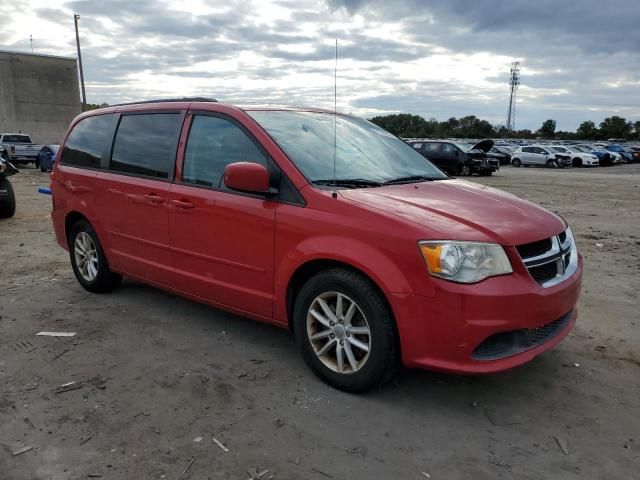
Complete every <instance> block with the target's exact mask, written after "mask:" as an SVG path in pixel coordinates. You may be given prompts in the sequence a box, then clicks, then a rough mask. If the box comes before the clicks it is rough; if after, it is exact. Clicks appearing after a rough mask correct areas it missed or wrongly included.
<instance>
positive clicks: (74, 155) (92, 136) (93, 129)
mask: <svg viewBox="0 0 640 480" xmlns="http://www.w3.org/2000/svg"><path fill="white" fill-rule="evenodd" d="M113 118H114V115H113V114H109V115H97V116H95V117H87V118H85V119H83V120H80V122H79V123H77V124H76V126H75V127H73V130H72V131H71V133H70V134H69V137H68V138H67V141H66V143H65V145H64V149H63V150H62V160H61V161H62V163H65V164H69V165H77V166H80V167H94V168H98V167H100V159H101V158H102V154H103V152H104V150H105V148H106V146H107V145H108V142H109V141H110V140H111V134H112V130H111V126H112V124H113Z"/></svg>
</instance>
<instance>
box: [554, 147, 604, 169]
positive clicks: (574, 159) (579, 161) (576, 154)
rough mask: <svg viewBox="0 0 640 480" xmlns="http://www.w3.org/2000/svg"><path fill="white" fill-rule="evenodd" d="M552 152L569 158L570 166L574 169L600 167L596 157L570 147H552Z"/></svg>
mask: <svg viewBox="0 0 640 480" xmlns="http://www.w3.org/2000/svg"><path fill="white" fill-rule="evenodd" d="M551 149H552V150H554V151H556V152H558V153H563V154H565V155H570V156H571V165H572V166H574V167H597V166H598V165H600V160H598V157H596V156H595V155H593V154H591V153H585V152H582V151H580V150H578V149H577V148H575V147H572V146H571V145H554V146H553V147H551Z"/></svg>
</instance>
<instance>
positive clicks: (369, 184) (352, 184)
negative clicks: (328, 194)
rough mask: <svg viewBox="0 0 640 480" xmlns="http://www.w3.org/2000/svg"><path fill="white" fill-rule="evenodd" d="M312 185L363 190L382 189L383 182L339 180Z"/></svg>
mask: <svg viewBox="0 0 640 480" xmlns="http://www.w3.org/2000/svg"><path fill="white" fill-rule="evenodd" d="M312 183H315V184H316V185H328V186H332V185H334V184H335V185H336V186H337V187H349V188H362V187H381V186H382V185H383V184H382V183H381V182H376V181H374V180H367V179H366V178H338V179H335V180H334V179H327V180H314V181H313V182H312Z"/></svg>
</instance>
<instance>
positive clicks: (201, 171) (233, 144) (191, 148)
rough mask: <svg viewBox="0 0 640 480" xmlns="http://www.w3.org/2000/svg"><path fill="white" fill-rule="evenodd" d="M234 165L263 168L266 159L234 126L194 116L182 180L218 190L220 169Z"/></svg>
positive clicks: (221, 173) (217, 120)
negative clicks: (249, 164) (242, 164)
mask: <svg viewBox="0 0 640 480" xmlns="http://www.w3.org/2000/svg"><path fill="white" fill-rule="evenodd" d="M235 162H254V163H260V164H262V165H265V166H266V165H267V159H266V157H265V156H264V155H263V154H262V152H261V151H260V150H259V149H258V147H256V145H255V144H254V143H253V142H252V141H251V139H250V138H249V137H248V136H247V135H246V134H245V133H244V132H243V131H242V130H241V129H240V128H239V127H237V126H236V125H234V124H233V123H231V122H230V121H228V120H225V119H223V118H218V117H210V116H205V115H196V116H195V117H194V118H193V122H192V124H191V130H190V131H189V140H188V142H187V150H186V152H185V157H184V168H183V172H182V180H183V181H184V182H186V183H195V184H197V185H206V186H208V187H218V186H219V185H220V180H221V179H222V175H223V173H224V167H226V166H227V165H228V164H230V163H235Z"/></svg>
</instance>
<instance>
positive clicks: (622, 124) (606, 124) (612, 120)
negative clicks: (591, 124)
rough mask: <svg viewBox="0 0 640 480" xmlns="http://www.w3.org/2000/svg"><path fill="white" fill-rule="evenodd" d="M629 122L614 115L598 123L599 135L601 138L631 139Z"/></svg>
mask: <svg viewBox="0 0 640 480" xmlns="http://www.w3.org/2000/svg"><path fill="white" fill-rule="evenodd" d="M632 128H633V126H632V124H631V122H627V121H626V120H625V119H624V118H622V117H618V116H617V115H614V116H612V117H607V118H605V119H604V120H603V121H602V122H600V135H602V137H603V138H629V137H631V129H632Z"/></svg>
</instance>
